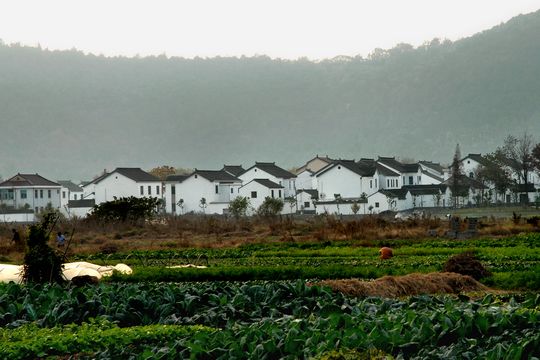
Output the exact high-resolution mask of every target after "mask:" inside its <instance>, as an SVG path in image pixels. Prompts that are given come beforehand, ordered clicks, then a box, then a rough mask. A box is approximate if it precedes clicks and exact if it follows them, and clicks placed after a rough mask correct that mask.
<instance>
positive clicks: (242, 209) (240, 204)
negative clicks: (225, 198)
mask: <svg viewBox="0 0 540 360" xmlns="http://www.w3.org/2000/svg"><path fill="white" fill-rule="evenodd" d="M248 207H249V199H248V198H247V197H243V196H238V197H236V198H235V199H234V200H232V201H231V202H230V203H229V212H230V213H231V214H232V216H234V217H235V218H236V219H237V220H238V219H240V218H241V217H243V216H246V212H247V209H248Z"/></svg>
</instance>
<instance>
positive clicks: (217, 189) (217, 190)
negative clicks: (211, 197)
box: [216, 185, 219, 194]
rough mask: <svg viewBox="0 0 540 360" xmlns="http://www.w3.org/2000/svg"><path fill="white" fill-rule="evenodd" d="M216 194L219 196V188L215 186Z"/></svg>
mask: <svg viewBox="0 0 540 360" xmlns="http://www.w3.org/2000/svg"><path fill="white" fill-rule="evenodd" d="M216 194H219V186H218V185H216Z"/></svg>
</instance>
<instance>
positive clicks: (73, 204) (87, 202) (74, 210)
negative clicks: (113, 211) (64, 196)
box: [66, 199, 96, 218]
mask: <svg viewBox="0 0 540 360" xmlns="http://www.w3.org/2000/svg"><path fill="white" fill-rule="evenodd" d="M94 205H96V201H95V200H94V199H82V200H81V199H79V200H69V202H68V204H67V206H66V209H67V217H68V218H74V217H78V218H84V217H86V216H87V215H88V214H89V213H90V211H92V208H93V207H94Z"/></svg>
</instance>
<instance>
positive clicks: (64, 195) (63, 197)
mask: <svg viewBox="0 0 540 360" xmlns="http://www.w3.org/2000/svg"><path fill="white" fill-rule="evenodd" d="M65 198H66V192H65V191H62V199H65Z"/></svg>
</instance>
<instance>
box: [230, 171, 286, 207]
mask: <svg viewBox="0 0 540 360" xmlns="http://www.w3.org/2000/svg"><path fill="white" fill-rule="evenodd" d="M284 190H285V189H284V188H283V186H282V185H279V184H277V183H275V182H273V181H271V180H268V179H253V180H251V181H249V182H247V183H245V184H243V185H242V186H241V187H240V188H238V196H242V197H246V198H248V199H249V206H250V208H251V211H249V212H248V213H250V214H253V213H254V212H255V211H257V209H258V208H259V207H260V206H261V204H262V203H263V202H264V200H265V199H266V198H267V197H270V198H273V199H281V201H283V212H282V213H284V214H287V213H290V210H289V206H288V205H287V203H285V191H284Z"/></svg>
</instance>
